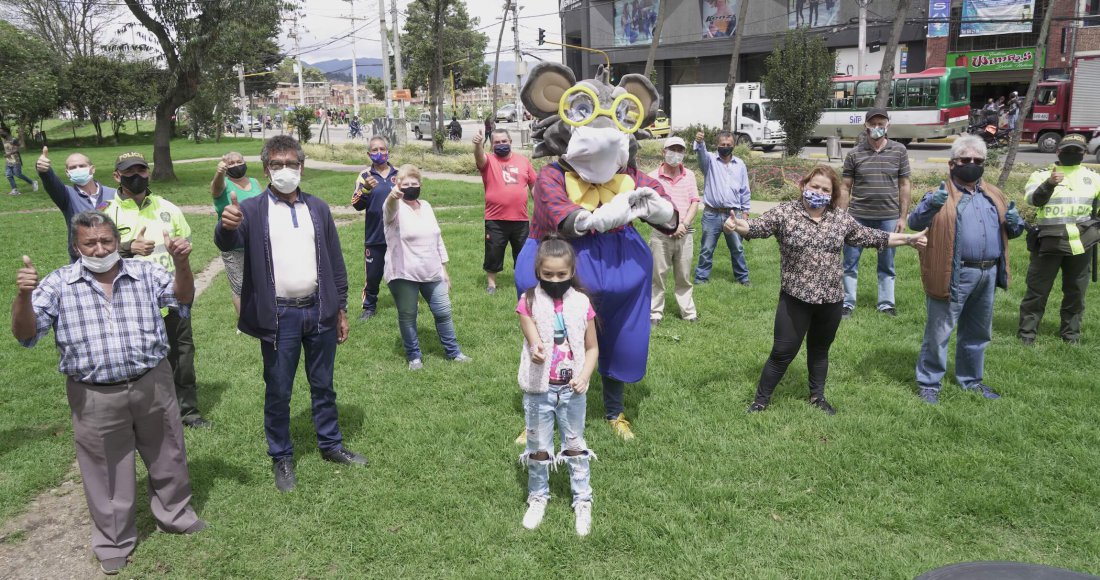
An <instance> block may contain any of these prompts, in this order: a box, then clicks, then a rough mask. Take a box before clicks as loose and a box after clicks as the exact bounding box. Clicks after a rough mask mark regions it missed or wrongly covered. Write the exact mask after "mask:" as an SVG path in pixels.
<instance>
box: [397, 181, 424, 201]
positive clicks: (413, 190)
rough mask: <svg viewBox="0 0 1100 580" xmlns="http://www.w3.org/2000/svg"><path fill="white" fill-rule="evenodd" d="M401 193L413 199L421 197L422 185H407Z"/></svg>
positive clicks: (406, 197)
mask: <svg viewBox="0 0 1100 580" xmlns="http://www.w3.org/2000/svg"><path fill="white" fill-rule="evenodd" d="M401 195H402V197H404V199H407V200H409V201H413V200H414V199H417V198H418V197H420V186H419V185H418V186H416V187H406V188H404V189H402V190H401Z"/></svg>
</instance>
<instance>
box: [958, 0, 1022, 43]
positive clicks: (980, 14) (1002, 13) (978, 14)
mask: <svg viewBox="0 0 1100 580" xmlns="http://www.w3.org/2000/svg"><path fill="white" fill-rule="evenodd" d="M1034 17H1035V0H963V6H962V22H961V23H960V25H959V36H984V35H987V34H1012V33H1017V32H1031V25H1032V20H1033V19H1034Z"/></svg>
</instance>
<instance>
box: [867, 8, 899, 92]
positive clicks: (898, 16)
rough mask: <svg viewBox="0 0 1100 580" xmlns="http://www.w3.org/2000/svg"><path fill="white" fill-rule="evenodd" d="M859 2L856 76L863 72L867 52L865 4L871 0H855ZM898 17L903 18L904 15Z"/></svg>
mask: <svg viewBox="0 0 1100 580" xmlns="http://www.w3.org/2000/svg"><path fill="white" fill-rule="evenodd" d="M857 1H858V2H859V51H858V52H857V55H858V56H857V57H856V76H859V75H862V74H863V59H864V57H865V56H866V53H867V5H868V4H870V3H871V0H857ZM898 18H900V19H902V20H904V19H905V15H904V14H901V15H899V16H898Z"/></svg>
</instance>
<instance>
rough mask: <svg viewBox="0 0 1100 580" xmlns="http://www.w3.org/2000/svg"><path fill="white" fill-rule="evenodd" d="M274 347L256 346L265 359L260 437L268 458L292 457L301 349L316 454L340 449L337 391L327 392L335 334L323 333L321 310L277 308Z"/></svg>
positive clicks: (330, 330)
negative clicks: (293, 399) (294, 400)
mask: <svg viewBox="0 0 1100 580" xmlns="http://www.w3.org/2000/svg"><path fill="white" fill-rule="evenodd" d="M276 316H277V317H278V333H277V336H276V337H275V344H271V343H269V342H266V341H260V352H261V353H262V354H263V358H264V384H266V385H267V391H266V393H265V397H264V433H265V434H266V435H267V454H268V455H270V456H271V458H272V459H274V460H278V459H282V458H284V457H291V456H293V455H294V444H293V443H292V442H291V440H290V394H291V390H292V388H293V386H294V375H295V373H297V372H298V359H299V358H300V357H301V354H302V347H303V346H305V351H306V379H307V380H308V381H309V396H310V399H311V400H312V401H313V426H314V428H315V429H316V431H317V446H318V447H320V448H321V451H334V450H336V449H340V448H341V447H343V437H342V436H341V435H340V425H339V422H338V417H337V413H336V391H335V390H333V388H332V367H333V363H334V362H335V361H336V329H335V328H322V327H321V326H320V323H319V318H320V306H319V305H317V304H314V305H313V306H308V307H305V308H295V307H291V306H279V307H278V309H277V310H276Z"/></svg>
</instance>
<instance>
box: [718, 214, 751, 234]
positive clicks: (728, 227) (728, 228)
mask: <svg viewBox="0 0 1100 580" xmlns="http://www.w3.org/2000/svg"><path fill="white" fill-rule="evenodd" d="M739 229H743V230H748V229H749V222H748V221H746V220H743V219H741V218H739V217H737V210H734V209H731V210H730V217H728V218H726V221H725V223H723V224H722V231H724V232H726V233H727V234H730V233H734V232H737V231H738V230H739Z"/></svg>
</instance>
